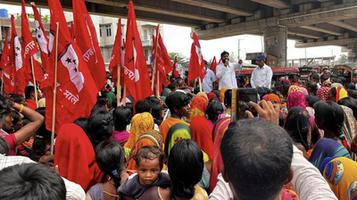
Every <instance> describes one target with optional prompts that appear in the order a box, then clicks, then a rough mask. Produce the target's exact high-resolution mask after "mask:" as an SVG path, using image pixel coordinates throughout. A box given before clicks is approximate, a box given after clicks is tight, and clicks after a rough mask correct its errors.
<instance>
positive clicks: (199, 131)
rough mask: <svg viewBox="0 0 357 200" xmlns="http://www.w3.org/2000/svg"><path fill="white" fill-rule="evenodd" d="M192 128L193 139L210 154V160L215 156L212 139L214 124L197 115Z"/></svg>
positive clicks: (192, 122)
mask: <svg viewBox="0 0 357 200" xmlns="http://www.w3.org/2000/svg"><path fill="white" fill-rule="evenodd" d="M190 128H191V131H192V140H194V141H195V142H196V143H197V144H198V146H199V147H200V148H201V149H202V150H203V151H204V152H206V153H207V154H208V157H209V158H210V160H212V158H213V140H212V129H213V126H212V124H210V123H209V121H208V120H207V119H206V118H205V117H203V116H196V117H194V118H193V119H192V121H191V124H190Z"/></svg>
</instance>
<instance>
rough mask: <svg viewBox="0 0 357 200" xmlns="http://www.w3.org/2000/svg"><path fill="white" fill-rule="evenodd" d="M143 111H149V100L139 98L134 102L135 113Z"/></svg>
mask: <svg viewBox="0 0 357 200" xmlns="http://www.w3.org/2000/svg"><path fill="white" fill-rule="evenodd" d="M143 112H149V113H151V106H150V102H149V101H148V100H147V99H141V100H139V101H137V102H136V104H135V113H136V114H138V113H143Z"/></svg>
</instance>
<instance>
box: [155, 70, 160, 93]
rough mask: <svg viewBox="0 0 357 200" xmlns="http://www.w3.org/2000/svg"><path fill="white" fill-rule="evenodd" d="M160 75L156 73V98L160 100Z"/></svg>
mask: <svg viewBox="0 0 357 200" xmlns="http://www.w3.org/2000/svg"><path fill="white" fill-rule="evenodd" d="M159 78H160V74H159V73H156V97H157V98H158V99H160V79H159Z"/></svg>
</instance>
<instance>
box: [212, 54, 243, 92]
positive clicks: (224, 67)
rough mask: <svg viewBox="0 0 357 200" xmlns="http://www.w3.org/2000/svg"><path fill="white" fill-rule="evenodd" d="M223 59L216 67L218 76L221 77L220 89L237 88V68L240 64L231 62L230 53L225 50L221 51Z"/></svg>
mask: <svg viewBox="0 0 357 200" xmlns="http://www.w3.org/2000/svg"><path fill="white" fill-rule="evenodd" d="M221 60H222V63H220V64H219V65H218V66H217V69H216V77H217V78H218V79H219V85H218V89H219V90H221V89H236V88H238V86H237V79H236V72H235V71H236V70H237V69H238V68H239V66H240V64H238V63H230V62H229V53H228V52H226V51H223V52H222V53H221Z"/></svg>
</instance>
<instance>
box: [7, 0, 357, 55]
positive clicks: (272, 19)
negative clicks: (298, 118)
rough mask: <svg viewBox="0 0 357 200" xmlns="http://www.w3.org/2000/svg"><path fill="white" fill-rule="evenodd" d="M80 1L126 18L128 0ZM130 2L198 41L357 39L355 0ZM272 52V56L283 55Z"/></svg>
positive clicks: (344, 42)
mask: <svg viewBox="0 0 357 200" xmlns="http://www.w3.org/2000/svg"><path fill="white" fill-rule="evenodd" d="M85 1H86V5H87V8H88V10H89V12H91V13H93V14H99V15H106V16H114V17H118V16H119V17H126V16H127V3H128V0H85ZM1 2H3V3H10V4H20V3H21V1H20V0H15V1H10V0H5V1H1ZM61 3H62V5H63V7H64V8H65V9H66V10H70V9H71V7H72V5H71V4H72V0H61ZM36 4H38V5H39V6H42V7H47V0H37V1H36ZM134 5H135V10H136V15H137V18H138V19H141V20H148V21H154V22H159V23H168V24H176V25H184V26H190V27H193V29H194V30H195V31H196V32H197V33H198V35H199V38H200V39H203V40H208V39H216V38H221V37H228V36H235V35H241V34H258V35H265V36H266V35H267V32H266V30H267V29H269V27H280V29H279V30H280V31H278V32H279V35H281V36H282V37H283V38H278V40H279V41H281V42H283V40H284V39H285V35H286V36H287V38H290V39H294V40H297V41H298V42H297V44H296V47H301V48H304V47H313V46H323V45H339V46H344V47H347V48H349V47H348V45H349V44H351V43H353V44H355V43H357V0H314V1H311V0H135V1H134ZM281 28H283V29H284V31H283V32H282V31H281ZM270 30H271V29H270ZM280 32H281V34H280ZM265 44H269V41H265ZM284 44H286V42H283V45H284ZM285 48H286V47H284V48H283V49H285ZM267 49H270V48H267ZM272 49H274V48H272ZM273 52H275V55H274V56H276V57H278V58H279V57H280V56H281V55H284V53H279V52H276V51H273ZM282 60H284V59H282ZM285 60H286V59H285Z"/></svg>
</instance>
